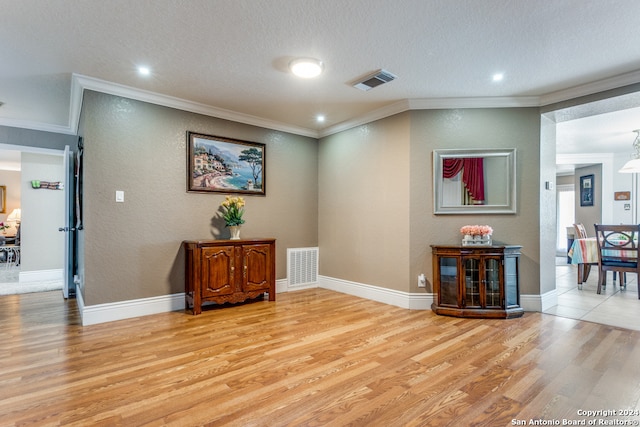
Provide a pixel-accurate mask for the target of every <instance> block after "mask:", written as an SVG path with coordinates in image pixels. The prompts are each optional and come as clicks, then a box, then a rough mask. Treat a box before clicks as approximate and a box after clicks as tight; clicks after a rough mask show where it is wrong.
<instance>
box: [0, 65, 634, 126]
mask: <svg viewBox="0 0 640 427" xmlns="http://www.w3.org/2000/svg"><path fill="white" fill-rule="evenodd" d="M635 83H640V70H639V71H634V72H630V73H626V74H621V75H619V76H615V77H611V78H608V79H604V80H599V81H596V82H592V83H588V84H584V85H579V86H574V87H572V88H568V89H565V90H561V91H557V92H553V93H548V94H545V95H542V96H523V97H476V98H431V99H429V98H424V99H404V100H400V101H396V102H393V103H392V104H389V105H386V106H384V107H382V108H378V109H375V110H372V111H370V112H368V113H366V114H363V115H361V116H358V117H356V118H354V119H351V120H346V121H344V122H341V123H338V124H336V125H333V126H330V127H327V128H325V129H321V130H319V131H316V130H313V129H308V128H303V127H299V126H293V125H289V124H286V123H281V122H276V121H273V120H267V119H263V118H261V117H256V116H252V115H249V114H243V113H238V112H235V111H231V110H226V109H222V108H217V107H212V106H209V105H205V104H201V103H197V102H192V101H188V100H185V99H180V98H176V97H172V96H167V95H162V94H158V93H155V92H150V91H146V90H142V89H136V88H133V87H129V86H124V85H121V84H117V83H112V82H108V81H105V80H100V79H96V78H93V77H88V76H84V75H80V74H72V81H71V100H70V111H69V126H68V127H64V126H56V125H47V124H41V123H31V122H20V123H16V122H17V121H11V120H8V121H9V122H11V124H9V123H6V122H7V120H6V119H5V120H3V119H0V125H6V126H14V127H27V128H30V129H36V130H46V131H50V132H58V133H66V134H77V129H78V123H79V117H80V112H81V107H82V97H83V91H84V89H89V90H94V91H97V92H102V93H107V94H110V95H115V96H122V97H125V98H130V99H135V100H138V101H143V102H148V103H152V104H156V105H162V106H166V107H170V108H175V109H179V110H183V111H190V112H193V113H198V114H203V115H206V116H210V117H217V118H220V119H225V120H230V121H234V122H239V123H244V124H248V125H253V126H259V127H264V128H267V129H273V130H278V131H282V132H288V133H292V134H296V135H301V136H307V137H311V138H322V137H326V136H329V135H333V134H335V133H338V132H342V131H345V130H348V129H351V128H354V127H357V126H361V125H364V124H367V123H371V122H373V121H376V120H380V119H383V118H386V117H390V116H392V115H395V114H398V113H402V112H405V111H409V110H429V109H452V108H523V107H541V106H545V105H550V104H554V103H556V102H562V101H567V100H570V99H574V98H579V97H581V96H586V95H592V94H595V93H598V92H603V91H607V90H611V89H616V88H619V87H623V86H627V85H630V84H635Z"/></svg>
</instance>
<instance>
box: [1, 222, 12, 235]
mask: <svg viewBox="0 0 640 427" xmlns="http://www.w3.org/2000/svg"><path fill="white" fill-rule="evenodd" d="M7 228H11V226H10V225H9V224H5V223H4V222H0V231H2V233H3V234H4V233H6V230H7Z"/></svg>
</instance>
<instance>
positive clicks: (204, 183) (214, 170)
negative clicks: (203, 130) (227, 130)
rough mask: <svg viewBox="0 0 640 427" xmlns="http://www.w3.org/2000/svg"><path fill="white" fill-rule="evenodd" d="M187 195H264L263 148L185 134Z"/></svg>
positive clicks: (257, 144)
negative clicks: (195, 193) (197, 193)
mask: <svg viewBox="0 0 640 427" xmlns="http://www.w3.org/2000/svg"><path fill="white" fill-rule="evenodd" d="M187 150H188V153H187V157H188V158H187V191H188V192H199V193H227V194H228V193H241V194H256V195H263V196H264V195H265V194H266V192H265V182H264V178H265V144H261V143H259V142H249V141H241V140H238V139H231V138H223V137H219V136H213V135H203V134H199V133H194V132H187Z"/></svg>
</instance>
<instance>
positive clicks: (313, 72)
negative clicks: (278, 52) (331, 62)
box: [289, 58, 323, 79]
mask: <svg viewBox="0 0 640 427" xmlns="http://www.w3.org/2000/svg"><path fill="white" fill-rule="evenodd" d="M322 68H323V65H322V61H320V60H318V59H314V58H299V59H294V60H293V61H291V62H290V63H289V69H290V70H291V72H292V73H293V74H294V75H296V76H298V77H302V78H305V79H309V78H312V77H317V76H319V75H320V73H322Z"/></svg>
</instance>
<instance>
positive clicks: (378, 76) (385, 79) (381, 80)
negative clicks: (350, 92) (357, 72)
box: [353, 70, 396, 90]
mask: <svg viewBox="0 0 640 427" xmlns="http://www.w3.org/2000/svg"><path fill="white" fill-rule="evenodd" d="M395 79H396V76H394V75H393V74H391V73H390V72H388V71H386V70H378V71H376V72H375V73H373V74H370V75H368V76H367V77H365V78H364V79H362V80H360V81H358V82H356V83H354V84H353V87H355V88H357V89H360V90H370V89H373V88H374V87H376V86H380V85H381V84H385V83H389V82H390V81H392V80H395Z"/></svg>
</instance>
